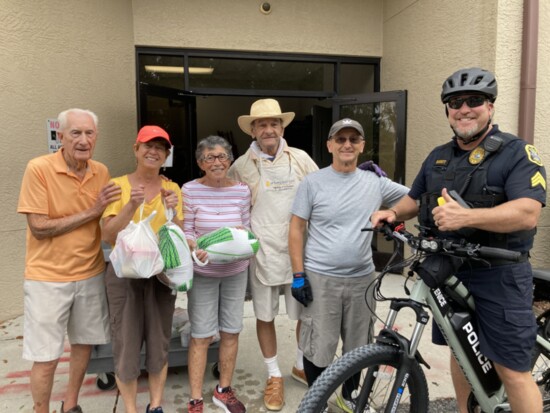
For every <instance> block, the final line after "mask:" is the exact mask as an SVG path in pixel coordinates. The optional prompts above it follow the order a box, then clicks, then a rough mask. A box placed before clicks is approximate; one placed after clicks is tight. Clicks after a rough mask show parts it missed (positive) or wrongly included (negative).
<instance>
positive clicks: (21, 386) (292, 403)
mask: <svg viewBox="0 0 550 413" xmlns="http://www.w3.org/2000/svg"><path fill="white" fill-rule="evenodd" d="M403 282H404V278H403V277H402V276H399V275H388V276H386V278H385V280H384V283H383V289H382V292H383V293H384V295H386V296H387V297H394V296H400V297H403V296H405V293H404V290H403ZM177 306H179V307H182V308H185V307H186V298H185V294H180V296H179V297H178V302H177ZM281 308H282V309H283V311H284V308H285V307H284V302H283V300H281ZM387 308H388V304H387V303H378V309H377V313H378V315H379V316H380V317H381V318H382V319H385V315H386V312H387ZM413 325H414V317H413V314H412V312H404V313H403V315H401V316H400V318H398V324H397V327H398V329H399V330H401V331H403V332H408V331H410V329H411V327H412V326H413ZM255 326H256V320H255V318H254V313H253V310H252V304H251V303H250V302H246V303H245V320H244V329H243V332H242V333H241V336H240V347H239V356H238V360H237V368H236V371H235V375H234V380H233V387H234V388H235V390H236V392H237V395H238V397H239V399H240V400H241V401H242V402H243V403H244V404H245V405H246V406H247V409H248V412H250V413H256V412H260V413H261V412H266V411H267V410H266V409H265V407H264V406H263V388H264V384H265V380H266V378H267V377H266V368H265V366H264V363H263V358H262V355H261V352H260V349H259V346H258V341H257V338H256V329H255ZM276 326H277V340H278V344H279V364H280V367H281V370H282V371H283V375H284V377H285V398H286V404H285V407H284V408H283V410H281V412H282V413H291V412H295V411H296V409H297V407H298V405H299V403H300V400H301V399H302V397H303V395H304V393H305V391H306V387H305V386H304V385H303V384H301V383H299V382H297V381H295V380H294V379H293V378H292V377H291V376H290V371H291V369H292V365H293V363H294V359H295V356H296V339H295V328H296V324H295V322H292V321H290V320H289V319H288V318H287V317H286V314H285V315H281V316H279V317H277V319H276ZM381 326H382V322H381V321H378V322H377V327H376V330H378V329H379V328H380V327H381ZM22 335H23V317H18V318H16V319H13V320H9V321H7V322H4V323H2V324H0V411H3V412H32V406H33V403H32V398H31V395H30V386H29V375H30V368H31V365H32V363H30V362H27V361H25V360H22V359H21V352H22V344H23V340H22ZM66 350H68V345H67V346H66ZM420 352H421V354H422V355H423V356H424V358H425V359H426V361H427V362H428V363H429V364H430V365H431V369H430V370H427V369H425V373H426V378H427V380H428V384H429V386H430V399H437V398H448V397H454V392H453V389H452V385H451V378H450V374H449V372H448V361H449V350H448V348H447V347H440V346H434V345H432V344H431V326H429V327H428V328H427V329H426V330H425V332H424V336H423V340H422V344H421V346H420ZM68 361H69V354H68V352H65V354H63V356H62V358H61V360H60V363H59V366H58V368H57V372H56V376H55V383H54V389H53V396H52V403H51V411H52V412H55V413H59V408H60V405H61V400H62V398H63V395H64V391H65V386H66V384H67V379H68ZM182 364H186V363H182ZM216 384H217V380H216V379H215V377H214V375H213V374H212V372H211V366H210V365H209V366H208V371H207V373H206V375H205V383H204V391H205V393H204V399H205V402H207V404H206V408H205V412H221V409H219V408H217V407H215V406H214V405H213V403H211V398H212V391H213V389H214V386H215V385H216ZM116 394H117V392H116V390H109V391H103V390H100V389H98V387H97V386H96V375H95V374H89V375H87V376H86V378H85V383H84V386H83V388H82V391H81V397H80V405H81V406H82V408H83V410H84V412H85V413H110V412H113V411H114V410H113V408H114V406H115V401H116ZM188 399H189V385H188V378H187V368H186V367H174V368H170V371H169V374H168V380H167V383H166V390H165V401H164V403H163V408H164V411H165V412H166V413H170V412H177V413H187V401H188ZM148 401H149V397H148V394H147V382H146V378H145V377H142V378H140V382H139V395H138V403H139V406H140V407H139V408H140V410H143V411H145V406H146V405H147V403H148ZM116 411H117V412H119V413H120V412H124V407H123V403H122V400H119V401H118V406H117V409H116Z"/></svg>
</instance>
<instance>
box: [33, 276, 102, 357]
mask: <svg viewBox="0 0 550 413" xmlns="http://www.w3.org/2000/svg"><path fill="white" fill-rule="evenodd" d="M103 278H104V273H101V274H99V275H97V276H95V277H92V278H88V279H86V280H83V281H72V282H45V281H32V280H25V282H24V285H23V289H24V293H25V317H24V328H23V333H24V337H23V358H24V359H25V360H30V361H52V360H57V359H58V358H59V357H61V355H62V354H63V347H64V342H65V332H67V335H68V337H69V342H70V343H71V344H90V345H94V344H106V343H108V342H109V341H110V334H109V312H108V308H107V299H106V296H105V284H104V280H103Z"/></svg>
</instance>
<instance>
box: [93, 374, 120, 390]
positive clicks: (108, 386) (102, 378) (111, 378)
mask: <svg viewBox="0 0 550 413" xmlns="http://www.w3.org/2000/svg"><path fill="white" fill-rule="evenodd" d="M95 384H96V386H97V388H98V389H100V390H113V389H116V379H115V373H112V372H108V373H100V374H98V375H97V378H96V380H95Z"/></svg>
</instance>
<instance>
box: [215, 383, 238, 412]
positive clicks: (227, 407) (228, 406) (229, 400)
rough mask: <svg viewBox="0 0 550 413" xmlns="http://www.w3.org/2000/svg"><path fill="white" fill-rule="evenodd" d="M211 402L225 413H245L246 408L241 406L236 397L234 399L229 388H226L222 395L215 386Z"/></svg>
mask: <svg viewBox="0 0 550 413" xmlns="http://www.w3.org/2000/svg"><path fill="white" fill-rule="evenodd" d="M212 401H213V402H214V404H215V405H216V406H218V407H221V408H222V409H223V410H224V411H225V413H245V412H246V407H244V404H242V403H241V402H240V401H239V400H238V399H237V397H235V393H234V392H233V389H232V388H231V387H227V389H226V390H225V391H224V392H223V393H220V392H219V391H218V386H216V387H215V389H214V395H213V396H212Z"/></svg>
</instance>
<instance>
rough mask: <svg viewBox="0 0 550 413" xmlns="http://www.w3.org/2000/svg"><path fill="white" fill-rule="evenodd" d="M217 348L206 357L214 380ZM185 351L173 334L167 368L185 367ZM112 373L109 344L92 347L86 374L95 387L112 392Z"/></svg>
mask: <svg viewBox="0 0 550 413" xmlns="http://www.w3.org/2000/svg"><path fill="white" fill-rule="evenodd" d="M102 247H103V256H104V258H105V262H108V261H109V254H110V253H111V247H110V246H109V245H108V244H105V243H102ZM219 347H220V345H219V341H215V342H213V343H212V344H210V347H208V353H207V356H206V361H207V363H213V364H212V368H211V371H212V374H213V375H214V377H216V378H219V377H220V372H219V370H218V354H219ZM187 349H188V347H183V346H182V340H181V336H180V334H175V333H173V335H172V338H171V339H170V347H169V349H168V367H180V366H187V353H188V350H187ZM141 369H142V370H144V369H145V348H142V349H141ZM114 371H115V366H114V361H113V350H112V347H111V344H110V343H109V344H102V345H97V346H94V347H93V349H92V355H91V357H90V362H89V363H88V369H87V370H86V372H87V373H91V374H94V373H95V374H97V378H96V385H97V387H98V388H99V389H101V390H112V389H114V388H116V380H115V373H114Z"/></svg>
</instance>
